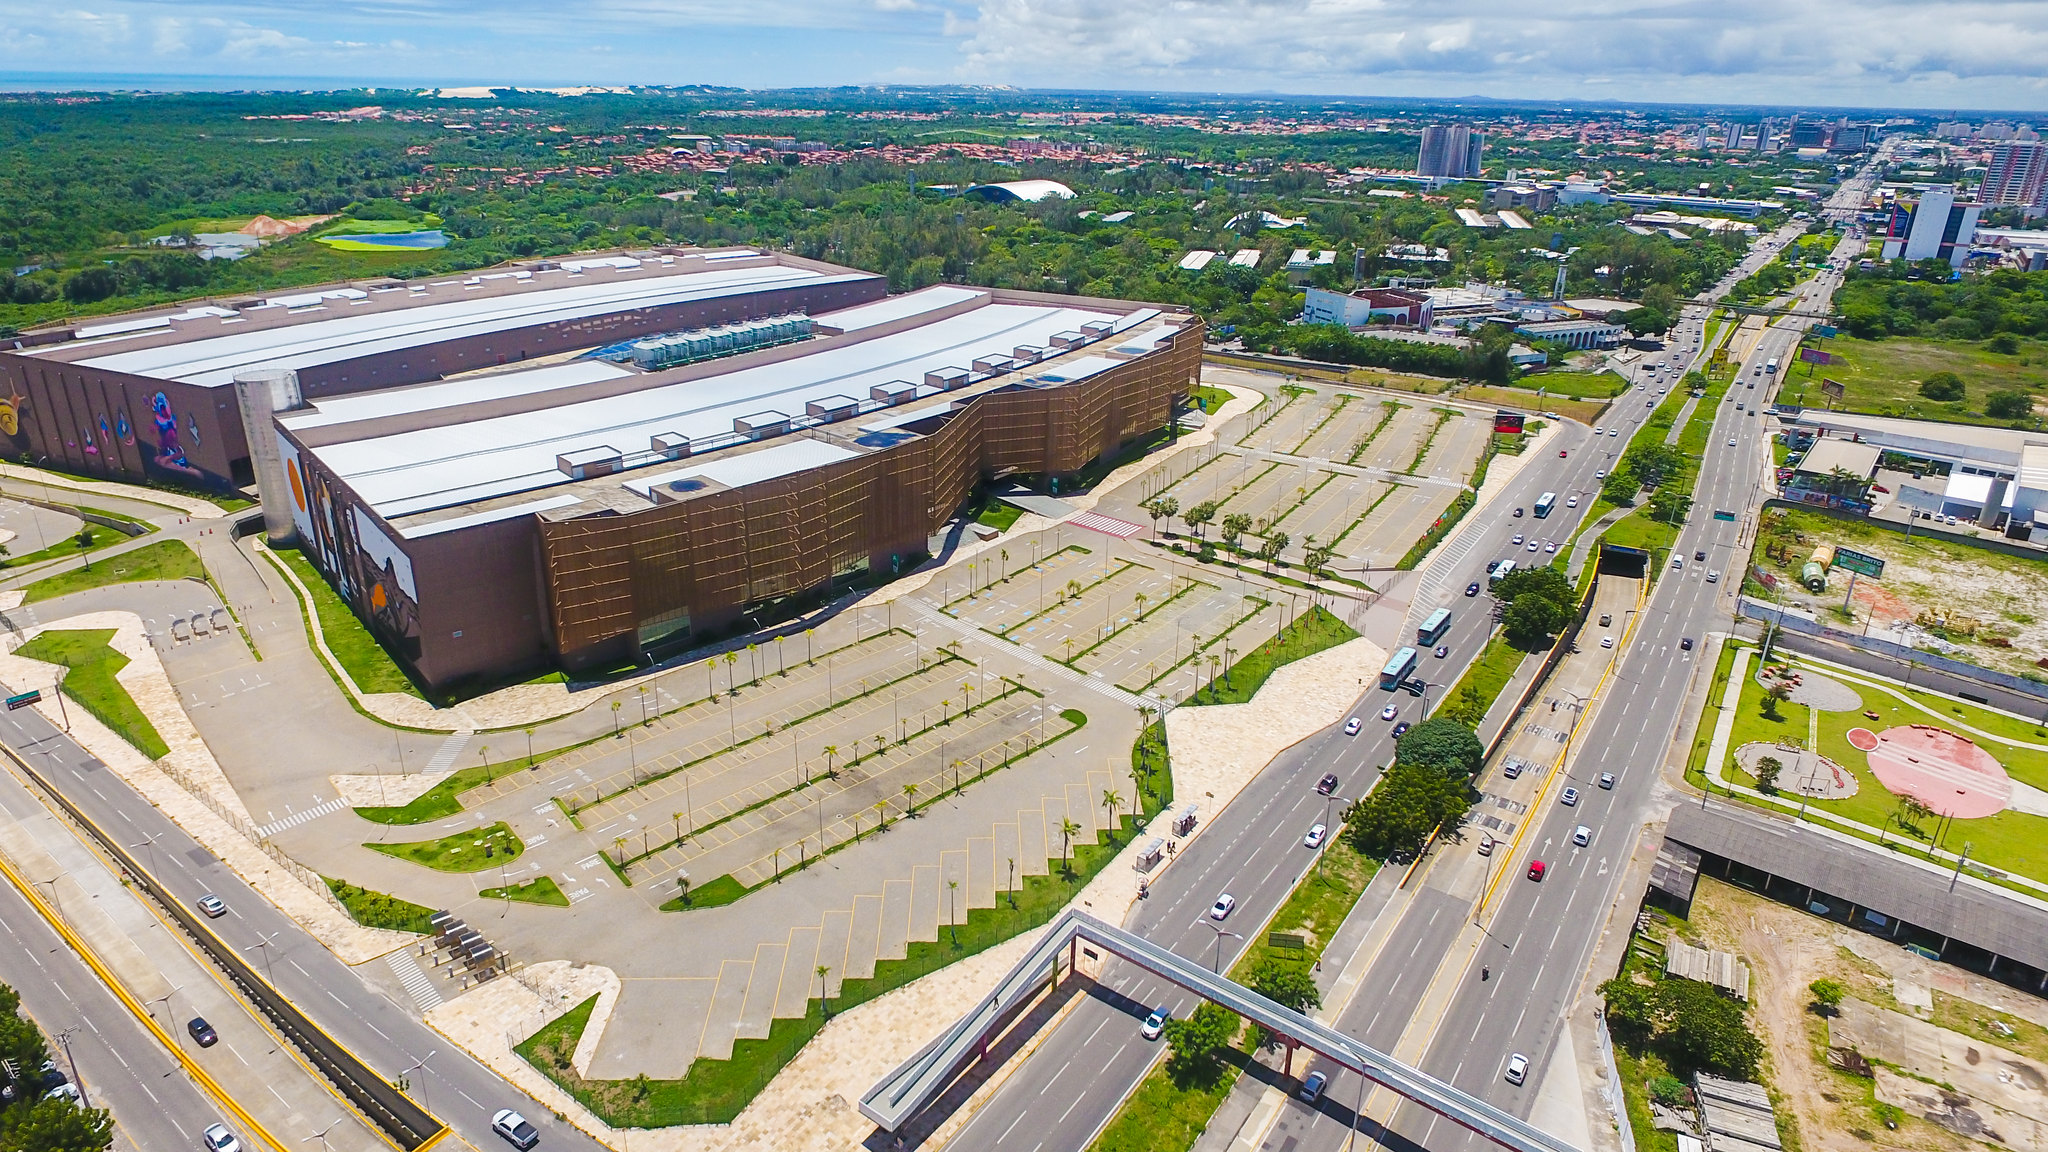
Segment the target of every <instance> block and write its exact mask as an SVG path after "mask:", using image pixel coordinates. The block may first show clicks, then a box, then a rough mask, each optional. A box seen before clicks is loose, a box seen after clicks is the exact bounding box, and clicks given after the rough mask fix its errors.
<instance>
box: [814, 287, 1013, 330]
mask: <svg viewBox="0 0 2048 1152" xmlns="http://www.w3.org/2000/svg"><path fill="white" fill-rule="evenodd" d="M986 295H988V293H987V292H986V291H985V290H982V289H978V288H962V287H959V286H958V285H954V284H934V285H932V286H931V287H929V288H923V289H919V290H918V291H916V292H906V293H904V294H903V295H901V296H884V297H883V298H881V299H880V300H875V301H872V302H870V303H867V304H856V305H854V306H853V307H851V308H841V309H840V310H839V311H837V312H821V313H819V314H818V315H817V316H816V317H815V319H816V320H817V321H818V323H820V324H828V325H830V326H832V327H834V328H837V329H839V330H841V331H843V332H858V331H860V330H861V329H863V328H873V327H876V326H878V325H882V324H888V323H890V322H892V321H896V320H901V319H904V318H905V317H908V316H922V315H924V314H925V313H927V312H936V311H938V310H939V309H941V308H949V307H951V306H953V305H955V304H958V303H961V302H962V301H966V300H973V299H975V298H977V297H981V296H986Z"/></svg>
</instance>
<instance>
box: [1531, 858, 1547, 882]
mask: <svg viewBox="0 0 2048 1152" xmlns="http://www.w3.org/2000/svg"><path fill="white" fill-rule="evenodd" d="M1543 869H1544V864H1543V861H1541V860H1531V861H1529V879H1531V880H1535V881H1537V882H1539V883H1540V882H1541V881H1542V879H1543Z"/></svg>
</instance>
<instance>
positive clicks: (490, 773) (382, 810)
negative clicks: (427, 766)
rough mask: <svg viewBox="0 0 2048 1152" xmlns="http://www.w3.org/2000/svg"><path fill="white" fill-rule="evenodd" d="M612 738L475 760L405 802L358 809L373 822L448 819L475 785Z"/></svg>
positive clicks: (481, 785)
mask: <svg viewBox="0 0 2048 1152" xmlns="http://www.w3.org/2000/svg"><path fill="white" fill-rule="evenodd" d="M610 738H611V733H609V732H607V733H605V734H604V735H602V736H595V737H592V738H591V739H589V740H584V741H580V742H578V743H575V744H571V745H568V746H567V747H563V748H557V749H555V750H554V751H552V752H542V753H539V754H538V755H536V756H533V757H532V758H530V759H529V758H528V757H525V756H521V757H518V758H517V759H513V760H505V761H502V762H500V763H497V764H473V765H471V766H470V767H468V768H462V769H458V770H456V771H454V772H451V773H449V775H448V778H447V779H446V780H443V781H441V782H440V783H439V784H436V785H434V786H433V787H432V788H429V789H427V790H426V791H425V792H422V793H420V794H419V795H418V796H416V797H414V798H413V799H412V800H411V801H409V802H407V803H405V804H397V805H388V806H380V807H368V808H358V809H356V810H355V812H356V815H358V816H361V817H362V818H363V819H365V820H368V821H370V822H371V823H373V824H425V823H426V822H427V821H429V820H441V819H445V818H447V817H449V816H453V815H455V814H456V813H458V812H460V811H462V794H463V793H464V792H467V791H469V790H470V789H472V788H481V787H483V786H484V785H486V784H491V783H495V782H496V781H497V780H498V779H499V778H501V777H504V776H510V775H512V774H513V773H514V772H518V771H520V770H522V769H525V768H531V767H535V766H537V765H539V764H541V763H543V762H545V761H548V760H552V759H554V758H555V757H557V756H560V755H562V754H563V753H565V752H573V751H575V750H576V749H578V748H582V747H584V746H585V745H588V744H594V743H596V742H597V741H599V740H608V739H610Z"/></svg>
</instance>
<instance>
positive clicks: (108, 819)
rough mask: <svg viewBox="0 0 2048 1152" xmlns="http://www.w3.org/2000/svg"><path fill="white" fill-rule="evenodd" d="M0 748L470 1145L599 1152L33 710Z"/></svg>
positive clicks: (15, 722) (12, 726) (13, 721)
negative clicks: (496, 1123) (505, 1116)
mask: <svg viewBox="0 0 2048 1152" xmlns="http://www.w3.org/2000/svg"><path fill="white" fill-rule="evenodd" d="M0 739H4V740H5V742H6V743H7V744H9V745H10V746H12V747H13V748H14V749H16V750H17V751H18V752H19V753H21V755H22V756H24V757H25V758H26V759H27V760H28V761H29V762H30V763H31V764H33V765H34V766H35V768H36V769H37V770H38V771H41V772H44V773H46V774H48V775H49V776H50V777H51V778H53V780H54V781H55V782H56V785H57V787H59V788H62V789H63V790H64V793H65V795H66V796H67V797H68V798H69V799H70V800H71V801H72V802H73V803H75V804H77V805H78V806H79V808H80V809H82V810H83V811H84V812H85V813H86V815H87V816H88V817H90V818H91V819H92V820H93V821H94V822H95V823H97V824H98V825H99V826H100V827H101V828H104V829H110V830H118V831H116V832H114V833H113V834H116V835H119V836H122V837H129V838H132V839H130V840H129V841H128V843H131V844H132V843H139V842H145V841H146V842H148V843H150V844H151V845H152V847H151V849H150V851H149V853H148V856H149V858H150V859H151V860H152V861H154V867H155V869H156V870H157V875H158V877H159V878H160V879H161V880H162V881H163V883H164V885H165V886H166V888H167V889H168V890H169V891H170V892H172V893H174V894H175V895H176V896H177V897H178V898H179V899H182V900H185V901H187V902H191V901H196V900H198V899H199V897H200V896H203V895H205V894H206V893H209V892H213V893H217V894H219V895H220V896H222V897H223V898H225V899H226V901H227V904H228V913H227V915H226V916H224V917H222V918H220V919H218V920H214V921H212V924H213V929H214V931H215V932H216V933H218V934H219V935H220V937H221V938H222V939H223V940H225V941H226V942H227V943H229V944H231V945H233V946H234V947H236V948H238V949H241V950H243V953H244V954H245V955H248V956H257V955H262V954H263V953H268V954H267V955H265V956H264V960H265V964H264V967H265V969H266V971H267V972H268V974H269V976H270V979H271V982H272V983H273V984H274V985H275V986H276V987H277V988H278V990H279V991H281V992H283V993H284V994H285V995H286V996H288V997H290V998H291V1000H292V1001H293V1002H294V1003H295V1004H297V1005H298V1006H299V1008H300V1009H301V1010H302V1011H304V1012H305V1013H306V1015H308V1016H310V1017H311V1018H312V1019H313V1020H314V1022H315V1023H317V1024H319V1025H320V1027H321V1028H323V1029H325V1030H326V1031H327V1033H328V1034H329V1035H331V1036H333V1037H334V1038H335V1039H337V1040H338V1041H340V1042H341V1043H342V1044H344V1045H346V1046H348V1047H349V1048H350V1049H352V1050H353V1051H354V1052H355V1053H356V1055H357V1056H359V1057H361V1058H362V1059H363V1060H365V1061H366V1062H368V1063H369V1064H370V1065H371V1066H372V1067H373V1068H375V1069H376V1070H377V1071H378V1073H380V1074H381V1075H383V1076H384V1077H385V1078H387V1079H388V1080H391V1081H393V1082H396V1081H398V1080H400V1079H404V1080H406V1081H408V1082H409V1083H410V1085H411V1095H412V1097H413V1099H415V1100H417V1101H419V1102H420V1103H421V1104H422V1105H424V1106H425V1107H426V1108H427V1109H428V1110H429V1111H431V1112H433V1113H434V1114H435V1115H436V1116H439V1117H440V1118H441V1119H442V1120H443V1121H445V1122H446V1123H447V1124H448V1126H449V1127H451V1128H453V1129H454V1130H455V1131H456V1132H458V1133H460V1134H461V1135H462V1136H464V1137H465V1138H467V1139H468V1140H469V1142H470V1143H472V1144H474V1145H476V1146H478V1147H492V1146H495V1144H496V1143H497V1137H495V1136H493V1135H492V1134H491V1131H490V1122H491V1114H492V1113H493V1112H494V1111H496V1110H497V1109H500V1108H520V1109H521V1110H522V1111H523V1112H524V1113H525V1115H526V1116H527V1117H528V1118H529V1119H531V1120H532V1121H533V1122H534V1123H535V1124H536V1125H539V1126H540V1127H541V1130H542V1132H543V1133H544V1140H545V1143H546V1147H548V1148H549V1149H550V1150H562V1149H574V1150H576V1152H600V1150H601V1146H600V1145H599V1144H598V1143H597V1142H596V1141H594V1140H591V1139H590V1138H589V1137H588V1136H586V1135H584V1134H583V1133H582V1131H581V1130H579V1129H577V1128H574V1127H573V1126H570V1125H568V1124H564V1123H561V1122H558V1121H556V1120H555V1119H554V1118H553V1117H552V1116H551V1115H549V1114H548V1113H547V1112H546V1110H545V1109H541V1108H537V1107H534V1106H532V1101H531V1100H530V1099H529V1098H528V1097H526V1096H525V1095H524V1094H523V1093H520V1092H518V1091H516V1090H515V1089H513V1088H511V1087H510V1086H509V1085H507V1084H506V1083H505V1081H504V1080H502V1079H500V1078H499V1077H498V1075H497V1074H496V1073H494V1072H492V1071H491V1070H490V1069H488V1068H486V1067H484V1066H483V1065H482V1064H480V1063H478V1062H477V1061H476V1060H474V1059H472V1058H471V1057H470V1056H469V1055H468V1054H467V1053H465V1052H463V1051H461V1050H460V1049H458V1048H456V1047H455V1046H454V1045H453V1044H451V1043H450V1042H449V1041H448V1040H447V1039H446V1038H445V1037H443V1036H441V1035H439V1034H438V1033H436V1032H434V1031H433V1030H432V1029H431V1028H429V1027H428V1026H427V1024H426V1022H425V1021H423V1020H421V1019H420V1018H419V1017H417V1016H414V1015H412V1014H411V1013H409V1012H407V1011H405V1010H404V1009H402V1008H400V1007H399V1006H398V1005H397V1004H395V1003H393V1002H392V1001H391V1000H390V999H389V998H388V997H386V996H385V994H384V993H383V992H382V991H380V990H379V989H377V988H375V987H373V986H372V985H370V984H369V983H367V982H366V981H365V980H364V979H363V978H362V976H361V975H359V974H358V973H356V972H355V971H354V970H352V969H351V968H350V967H349V966H348V965H346V964H344V963H342V962H341V961H340V959H338V958H337V957H336V956H335V955H334V954H333V953H332V952H329V951H328V950H327V949H326V948H324V947H322V946H321V945H320V944H319V943H318V942H317V941H315V940H313V939H312V938H311V937H310V936H308V935H306V933H305V932H304V931H303V930H302V929H300V928H299V926H298V924H297V923H296V922H294V921H293V920H292V919H291V918H290V917H289V916H287V915H285V914H284V913H283V912H282V911H280V910H279V909H278V908H277V907H276V906H275V905H273V904H271V903H270V902H269V901H268V900H266V899H264V898H263V897H262V896H260V895H258V894H257V893H256V892H255V891H254V890H253V889H251V888H249V887H248V886H247V885H245V884H244V883H242V881H241V878H240V877H238V876H236V875H235V873H234V872H233V871H232V870H231V869H229V868H228V867H227V865H225V864H223V863H221V862H220V860H219V859H218V858H216V857H215V856H214V855H213V854H212V853H210V852H208V851H207V850H206V849H205V848H203V847H201V846H200V845H199V844H198V843H196V842H195V841H193V840H192V838H191V837H189V836H187V835H186V833H185V831H184V829H182V828H180V827H178V826H177V825H176V824H174V823H172V822H171V820H170V818H169V817H167V816H165V815H164V814H163V813H162V812H161V811H159V810H158V809H157V808H155V807H154V806H152V805H151V804H150V803H149V802H148V801H146V800H144V799H143V798H142V797H141V796H140V795H139V794H137V793H136V792H135V791H134V790H132V789H130V788H127V787H125V786H122V785H121V784H120V783H119V781H118V779H117V778H116V777H115V776H114V774H113V772H112V771H111V770H110V769H108V768H107V767H106V766H105V765H103V764H101V763H100V762H99V761H98V760H97V759H95V758H94V757H93V756H92V755H91V754H90V753H87V752H86V751H85V750H84V749H82V748H80V747H79V746H78V745H77V744H74V743H73V742H72V741H71V739H70V738H69V737H67V736H66V735H64V733H62V732H60V731H58V730H57V729H56V728H55V727H53V726H52V725H51V724H50V723H49V722H47V721H46V720H44V719H43V718H42V716H41V715H40V714H39V713H37V712H36V711H35V710H34V709H22V710H19V711H16V712H10V713H8V714H7V715H6V717H5V718H4V720H0ZM280 754H284V750H282V749H280ZM103 785H104V786H103ZM259 950H260V951H259ZM522 1106H523V1107H522Z"/></svg>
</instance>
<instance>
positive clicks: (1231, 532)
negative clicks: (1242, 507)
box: [1220, 512, 1252, 552]
mask: <svg viewBox="0 0 2048 1152" xmlns="http://www.w3.org/2000/svg"><path fill="white" fill-rule="evenodd" d="M1220 526H1221V528H1222V529H1223V546H1224V547H1225V548H1228V549H1230V550H1231V551H1232V552H1235V551H1237V542H1238V540H1239V539H1240V538H1241V537H1243V535H1244V534H1245V533H1247V532H1249V531H1251V530H1252V518H1251V517H1250V516H1248V515H1246V514H1245V513H1243V512H1230V513H1226V514H1225V515H1224V517H1223V519H1222V521H1221V522H1220Z"/></svg>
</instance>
